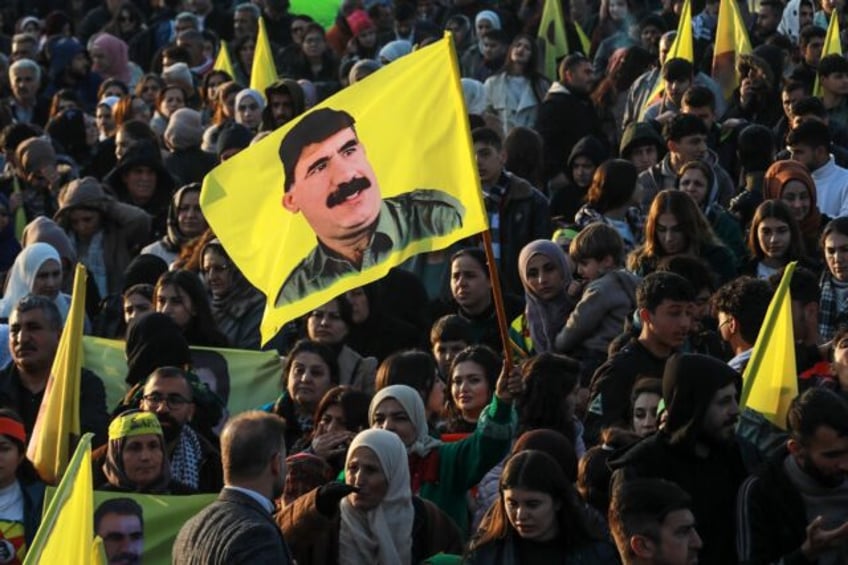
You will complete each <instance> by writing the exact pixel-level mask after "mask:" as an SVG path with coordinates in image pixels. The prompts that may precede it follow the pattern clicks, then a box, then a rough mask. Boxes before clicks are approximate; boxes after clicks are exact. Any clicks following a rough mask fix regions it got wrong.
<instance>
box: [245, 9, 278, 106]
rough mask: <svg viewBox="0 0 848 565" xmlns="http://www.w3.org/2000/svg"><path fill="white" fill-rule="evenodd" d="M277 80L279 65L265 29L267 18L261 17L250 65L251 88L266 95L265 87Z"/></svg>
mask: <svg viewBox="0 0 848 565" xmlns="http://www.w3.org/2000/svg"><path fill="white" fill-rule="evenodd" d="M276 80H277V67H276V66H275V65H274V54H273V53H272V52H271V42H270V41H269V40H268V32H267V31H265V18H262V17H260V18H259V33H258V34H257V35H256V49H255V50H254V51H253V64H252V65H251V67H250V88H252V89H254V90H258V91H259V92H261V93H262V96H265V89H266V88H268V87H269V86H271V84H273V83H274V81H276Z"/></svg>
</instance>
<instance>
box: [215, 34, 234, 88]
mask: <svg viewBox="0 0 848 565" xmlns="http://www.w3.org/2000/svg"><path fill="white" fill-rule="evenodd" d="M212 68H213V69H215V70H216V71H224V72H225V73H227V74H228V75H230V78H232V79H235V78H236V72H235V70H234V69H233V62H232V61H231V60H230V50H229V48H228V47H227V42H226V41H224V40H223V39H222V40H221V46H220V47H219V48H218V56H217V57H215V63H214V64H213V65H212Z"/></svg>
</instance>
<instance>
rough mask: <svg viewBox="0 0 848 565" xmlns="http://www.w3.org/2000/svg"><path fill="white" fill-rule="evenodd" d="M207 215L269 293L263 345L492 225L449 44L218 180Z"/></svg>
mask: <svg viewBox="0 0 848 565" xmlns="http://www.w3.org/2000/svg"><path fill="white" fill-rule="evenodd" d="M200 204H201V207H202V208H203V214H204V216H205V217H206V219H207V221H208V222H209V225H210V226H211V228H212V230H213V231H214V232H215V234H216V235H217V237H218V239H220V241H221V243H222V244H223V246H224V248H225V249H226V250H227V253H228V254H229V256H230V257H231V258H232V259H233V261H234V262H235V263H236V265H237V266H238V268H239V269H240V270H241V272H242V273H244V275H245V277H247V279H248V280H250V282H251V283H252V284H253V285H254V286H255V287H256V288H258V289H259V290H261V291H262V292H263V293H264V294H265V295H266V297H267V303H266V308H265V313H264V317H263V320H262V326H261V330H262V339H263V342H267V341H268V340H269V339H270V338H271V337H273V336H274V335H275V334H276V333H277V332H278V331H279V330H280V328H282V327H283V325H284V324H285V323H286V322H288V321H290V320H292V319H294V318H296V317H298V316H301V315H303V314H305V313H307V312H309V311H310V310H312V309H314V308H316V307H318V306H321V305H322V304H324V303H326V302H328V301H329V300H331V299H332V298H334V297H336V296H338V295H340V294H341V293H343V292H346V291H348V290H350V289H352V288H355V287H358V286H362V285H364V284H367V283H369V282H372V281H375V280H377V279H379V278H382V277H383V276H385V275H386V273H388V271H389V269H391V268H392V267H394V266H396V265H398V264H400V263H401V262H403V261H404V260H406V259H408V258H409V257H411V256H413V255H416V254H418V253H423V252H428V251H435V250H439V249H443V248H445V247H447V246H448V245H450V244H451V243H454V242H456V241H458V240H460V239H463V238H466V237H468V236H471V235H473V234H476V233H479V232H481V231H484V230H485V229H487V222H486V215H485V210H484V207H483V200H482V192H481V190H480V180H479V177H478V174H477V166H476V162H475V159H474V154H473V150H472V145H471V135H470V131H469V126H468V116H467V113H466V109H465V104H464V101H463V97H462V89H461V86H460V82H459V71H458V63H457V59H456V53H455V51H454V47H453V43H452V41H451V40H450V38H449V37H445V38H444V39H442V40H440V41H437V42H435V43H433V44H431V45H428V46H427V47H424V48H422V49H419V50H418V51H415V52H413V53H412V54H410V55H407V56H406V57H402V58H401V59H398V60H397V61H395V62H393V63H391V64H389V65H387V66H385V67H383V68H381V69H380V70H378V71H377V72H376V73H374V74H373V75H370V76H368V77H367V78H366V79H364V80H362V81H360V82H357V83H356V84H353V85H351V86H350V87H348V88H346V89H344V90H343V91H341V92H339V93H338V94H336V95H334V96H332V97H331V98H329V99H327V100H325V101H324V102H322V103H320V104H319V105H318V106H316V107H315V108H313V109H312V110H310V111H309V112H307V113H306V114H303V115H302V116H299V117H298V118H297V119H295V120H292V121H291V122H289V123H287V124H286V125H285V126H283V127H281V128H279V129H278V130H276V131H274V132H272V133H271V134H270V135H268V136H267V137H265V138H263V139H262V140H261V141H259V142H257V143H255V144H254V145H252V146H250V147H249V148H248V149H246V150H244V151H242V152H241V153H239V154H238V155H236V156H235V157H233V158H232V159H229V160H227V161H225V162H224V163H223V164H221V165H219V166H218V167H216V168H215V169H213V170H212V171H211V172H210V173H209V174H208V175H206V177H205V179H204V181H203V191H202V193H201V197H200Z"/></svg>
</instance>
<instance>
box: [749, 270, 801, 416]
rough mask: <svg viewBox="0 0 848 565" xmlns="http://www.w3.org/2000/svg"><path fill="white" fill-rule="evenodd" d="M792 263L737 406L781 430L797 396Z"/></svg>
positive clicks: (765, 322)
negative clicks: (760, 416)
mask: <svg viewBox="0 0 848 565" xmlns="http://www.w3.org/2000/svg"><path fill="white" fill-rule="evenodd" d="M796 264H797V263H796V262H794V261H793V262H792V263H790V264H789V265H787V266H786V269H785V270H784V271H783V278H781V280H780V285H779V286H778V287H777V292H775V294H774V297H772V299H771V304H769V307H768V311H767V313H766V317H765V319H764V320H763V325H762V327H761V328H760V333H759V335H757V342H756V343H755V344H754V349H753V351H752V352H751V359H750V360H749V361H748V365H747V366H746V367H745V374H744V375H743V376H742V380H743V385H742V397H741V401H740V407H741V408H745V407H747V408H750V409H752V410H756V411H757V412H759V413H760V414H762V415H763V416H764V417H765V418H766V419H767V420H768V421H770V422H771V423H772V424H774V425H775V426H777V427H779V428H780V429H782V430H785V429H786V413H787V412H788V411H789V404H790V403H791V402H792V399H793V398H795V397H796V396H798V377H797V370H796V368H795V336H794V333H793V331H792V297H791V295H790V293H789V283H790V281H791V280H792V273H794V272H795V266H796Z"/></svg>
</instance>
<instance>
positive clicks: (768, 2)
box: [760, 0, 783, 15]
mask: <svg viewBox="0 0 848 565" xmlns="http://www.w3.org/2000/svg"><path fill="white" fill-rule="evenodd" d="M760 7H761V8H762V7H765V8H770V9H771V10H772V11H773V12H777V14H778V15H782V14H783V4H781V3H780V2H778V1H777V0H762V2H760Z"/></svg>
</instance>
